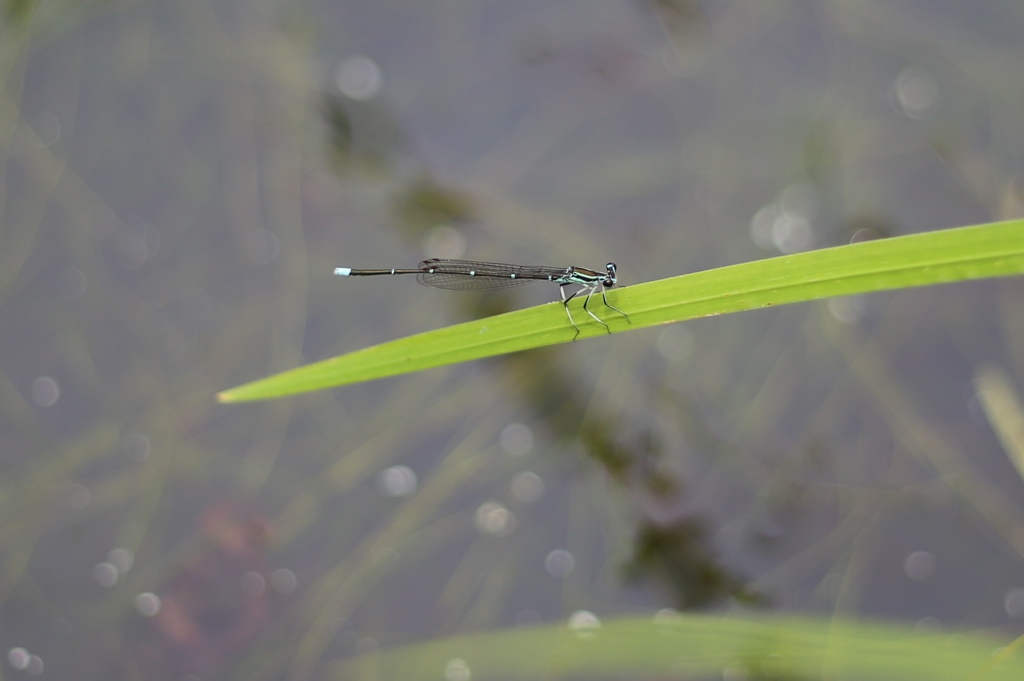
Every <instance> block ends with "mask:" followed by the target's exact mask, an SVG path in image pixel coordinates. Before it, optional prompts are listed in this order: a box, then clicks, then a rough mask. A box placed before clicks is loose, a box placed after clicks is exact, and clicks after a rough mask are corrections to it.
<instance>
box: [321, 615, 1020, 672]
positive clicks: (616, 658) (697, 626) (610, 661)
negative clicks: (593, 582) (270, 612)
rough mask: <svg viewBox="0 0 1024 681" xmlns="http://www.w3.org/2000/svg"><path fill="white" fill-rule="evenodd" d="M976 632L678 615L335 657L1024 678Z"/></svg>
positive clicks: (349, 666)
mask: <svg viewBox="0 0 1024 681" xmlns="http://www.w3.org/2000/svg"><path fill="white" fill-rule="evenodd" d="M1006 643H1007V641H1006V640H999V639H996V638H989V637H985V636H981V635H976V634H965V633H958V634H956V635H951V634H948V633H935V632H932V633H920V632H916V631H914V629H913V628H911V627H909V626H899V625H891V624H877V623H867V622H852V621H847V622H841V621H834V620H827V619H813V618H799V617H778V618H768V617H764V618H756V619H755V618H746V617H718V616H708V615H696V614H677V615H671V616H668V617H663V618H649V617H648V618H639V617H627V618H622V619H616V620H610V621H608V622H606V623H604V624H602V625H600V626H599V627H597V628H590V629H584V630H581V629H579V628H577V629H575V630H574V629H570V628H569V627H567V626H565V625H556V626H544V627H520V628H516V629H509V630H505V631H495V632H487V633H481V634H467V635H464V636H454V637H451V638H446V639H441V640H437V641H431V642H427V643H423V644H418V645H411V646H404V647H398V648H394V649H391V650H384V651H383V652H380V653H375V654H370V655H364V656H360V657H355V658H352V659H349V660H345V661H341V662H337V663H335V665H334V667H333V668H332V669H331V670H330V673H329V674H328V676H329V678H337V679H362V678H378V679H408V680H410V681H411V680H415V679H441V678H445V677H446V676H448V677H449V678H451V674H446V672H447V671H449V670H451V669H452V667H453V666H456V665H457V666H458V667H460V668H461V670H460V671H463V670H464V671H466V672H468V674H464V675H462V676H461V677H462V678H470V677H472V678H474V679H551V680H555V679H563V678H570V679H584V678H586V679H606V678H613V679H622V678H630V679H639V678H653V679H668V678H673V679H693V678H751V679H879V680H881V679H899V680H900V681H947V680H948V681H954V680H955V681H965V680H971V681H982V680H985V681H996V680H999V681H1002V680H1005V681H1016V680H1018V679H1022V678H1024V660H1022V659H1021V656H1020V655H1019V654H1017V650H1016V648H1017V646H1016V644H1011V645H1010V646H1007V647H1006V648H1005V649H1004V650H1003V651H1002V652H1001V653H998V654H996V652H997V651H998V650H999V648H1000V646H1003V645H1006Z"/></svg>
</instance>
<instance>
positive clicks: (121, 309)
mask: <svg viewBox="0 0 1024 681" xmlns="http://www.w3.org/2000/svg"><path fill="white" fill-rule="evenodd" d="M0 7H2V11H3V20H2V28H0V86H2V91H0V471H2V475H0V561H2V562H0V652H2V653H3V655H2V657H0V665H2V667H3V670H4V671H3V674H4V677H5V678H22V677H24V676H25V675H30V676H31V675H45V676H49V677H51V678H60V677H69V676H72V675H73V676H75V677H76V678H111V677H114V678H124V679H190V680H191V679H215V678H245V679H279V678H290V679H308V678H317V677H318V675H319V674H320V673H321V672H322V671H323V669H324V666H325V665H327V664H328V663H330V662H332V661H335V660H338V659H343V658H345V657H347V656H351V655H355V654H358V653H362V652H368V651H373V650H376V649H385V648H387V647H390V646H395V645H399V644H403V643H409V642H416V641H423V640H428V639H434V638H440V637H445V636H450V635H453V634H456V633H465V632H473V631H486V630H494V629H498V628H503V627H514V626H527V625H531V624H537V623H551V622H561V621H565V620H567V619H568V618H570V617H571V616H572V615H573V614H574V613H577V614H578V613H580V612H581V611H586V612H589V613H593V616H594V617H597V618H607V617H613V616H615V615H616V614H624V613H637V612H655V611H658V610H661V609H665V608H674V609H679V610H704V611H711V612H722V613H728V612H751V611H754V612H796V613H804V614H816V615H821V616H824V617H830V616H832V615H836V616H840V615H841V616H846V617H872V618H887V619H893V620H897V621H900V622H905V623H910V624H913V625H916V626H919V627H922V628H933V627H935V628H938V627H942V628H945V629H951V630H970V631H973V630H977V629H981V628H989V627H1004V630H1003V633H1004V634H1005V635H1009V636H1015V635H1017V634H1018V633H1020V628H1021V624H1022V622H1024V529H1022V528H1024V483H1022V480H1021V475H1020V473H1019V471H1018V469H1017V468H1016V467H1015V465H1014V463H1013V461H1014V459H1013V457H1012V451H1013V450H1012V447H1009V448H1008V447H1004V446H1003V444H1004V443H1005V444H1007V445H1009V444H1012V442H1011V440H1012V438H1010V439H1007V438H1006V437H1005V436H1004V437H1003V439H1002V440H1001V439H1000V436H999V435H998V433H999V427H1000V426H999V419H1000V418H1009V419H1011V420H1012V418H1018V419H1019V418H1020V416H1019V414H1020V412H1019V409H1020V407H1019V405H1018V403H1017V402H1016V401H1015V398H1014V393H1015V392H1016V393H1019V392H1021V390H1022V385H1024V305H1022V303H1021V301H1022V300H1024V282H1022V281H1021V280H1019V279H1006V280H1000V281H985V282H974V283H966V284H957V285H949V286H940V287H934V288H930V289H923V290H911V291H906V292H897V293H879V294H872V295H869V296H864V297H858V298H851V299H841V300H831V301H826V302H821V303H815V304H807V305H796V306H791V307H784V308H781V309H774V308H773V309H770V310H761V311H756V312H748V313H743V314H737V315H731V316H727V317H721V318H713V319H703V320H697V321H693V322H689V323H686V324H679V325H673V326H667V327H665V328H663V329H646V330H642V331H638V332H631V333H622V334H616V335H614V336H609V337H606V338H596V339H592V340H586V341H581V342H577V343H569V344H564V345H559V346H556V347H552V348H548V349H545V350H541V351H536V352H529V353H523V354H519V355H514V356H509V357H502V358H497V359H492V360H487V361H480V362H475V363H472V364H468V365H457V366H451V367H447V368H442V369H437V370H432V371H428V372H424V373H419V374H413V375H408V376H401V377H397V378H393V379H387V380H382V381H378V382H374V383H369V384H364V385H354V386H348V387H345V388H342V389H338V390H333V391H325V392H321V393H317V394H312V395H308V396H302V397H299V398H295V399H286V400H279V401H274V402H266V403H252V404H241V405H218V404H217V403H216V401H215V394H216V393H217V392H218V391H220V390H224V389H226V388H229V387H232V386H235V385H238V384H240V383H244V382H248V381H250V380H254V379H257V378H260V377H263V376H266V375H269V374H271V373H275V372H278V371H282V370H285V369H289V368H292V367H295V366H299V365H301V364H304V363H307V362H311V361H316V360H321V359H325V358H328V357H331V356H334V355H337V354H341V353H344V352H348V351H352V350H357V349H360V348H363V347H366V346H369V345H372V344H376V343H380V342H383V341H387V340H390V339H394V338H398V337H402V336H406V335H409V334H414V333H418V332H422V331H427V330H430V329H435V328H438V327H441V326H444V325H448V324H451V323H456V322H458V321H461V320H466V319H471V318H477V317H480V316H484V315H488V314H493V313H496V312H500V311H504V310H509V309H517V308H521V307H525V306H529V305H533V304H539V303H543V302H546V301H550V300H555V299H557V297H558V294H557V288H556V287H554V286H544V285H542V284H539V283H538V284H535V285H534V286H532V287H527V288H523V289H515V290H512V291H508V292H504V293H503V294H501V295H497V294H495V295H489V296H481V295H477V294H472V293H461V292H450V291H438V290H433V289H428V288H423V287H420V286H417V285H416V284H414V283H413V282H412V281H411V280H408V279H400V278H395V279H390V278H385V279H352V280H349V279H341V278H338V277H334V276H332V269H333V268H334V267H335V266H339V265H342V266H349V267H414V266H415V265H416V263H417V262H418V261H419V260H421V259H423V258H425V257H429V256H442V257H466V258H472V259H478V260H497V261H504V262H516V263H524V264H544V265H557V266H565V265H570V264H572V265H582V266H585V267H592V268H593V267H596V268H602V267H603V266H604V263H605V262H607V261H609V260H614V261H615V262H616V263H618V266H619V275H620V282H621V283H622V284H624V285H627V286H628V285H629V284H630V283H637V282H641V281H647V280H652V279H657V278H662V277H668V276H672V275H677V274H682V273H686V272H693V271H697V270H703V269H707V268H713V267H718V266H723V265H730V264H734V263H740V262H746V261H750V260H755V259H759V258H764V257H770V256H773V255H778V254H780V253H792V252H797V251H804V250H810V249H816V248H823V247H829V246H836V245H841V244H846V243H849V242H851V241H856V240H861V239H875V238H886V237H890V236H897V235H902V234H911V233H917V232H922V231H928V230H934V229H941V228H949V227H955V226H960V225H967V224H973V223H980V222H987V221H994V220H1000V219H1008V218H1013V217H1020V216H1022V215H1024V209H1022V206H1024V179H1022V168H1024V163H1022V161H1024V78H1022V76H1021V74H1022V72H1024V71H1022V68H1024V67H1022V65H1024V6H1022V5H1021V4H1020V3H1018V2H1015V1H1013V0H931V1H928V2H909V1H908V2H895V3H894V2H889V1H885V0H819V1H816V2H812V1H810V0H804V1H802V0H757V1H756V2H742V1H739V0H734V1H726V0H615V1H610V0H609V1H600V0H599V1H595V0H585V1H584V0H548V1H546V2H540V1H537V0H524V1H520V2H513V3H510V2H500V1H496V0H477V1H473V2H445V1H430V0H428V1H425V2H424V1H421V2H416V3H412V2H398V1H389V0H383V1H379V2H373V3H367V2H356V1H354V0H347V1H346V0H343V1H339V2H322V1H321V2H317V1H311V2H298V3H295V2H274V1H273V0H257V1H253V0H244V1H243V0H180V1H177V2H163V3H153V2H151V3H146V2H133V1H131V0H122V1H119V2H113V1H112V2H68V1H67V0H52V1H49V2H32V1H31V0H2V2H0ZM999 415H1002V416H999ZM1008 449H1009V451H1008ZM440 673H441V672H439V674H440ZM8 675H9V676H8ZM439 678H440V676H439ZM459 678H461V677H459Z"/></svg>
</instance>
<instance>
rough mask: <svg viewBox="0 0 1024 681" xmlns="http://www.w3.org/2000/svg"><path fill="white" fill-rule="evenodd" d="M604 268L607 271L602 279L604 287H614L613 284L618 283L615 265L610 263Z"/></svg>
mask: <svg viewBox="0 0 1024 681" xmlns="http://www.w3.org/2000/svg"><path fill="white" fill-rule="evenodd" d="M604 267H605V269H606V270H607V274H605V277H604V285H605V286H606V287H611V286H615V284H617V283H618V282H619V280H618V278H617V277H616V276H615V272H616V267H615V263H613V262H610V263H608V264H607V265H605V266H604Z"/></svg>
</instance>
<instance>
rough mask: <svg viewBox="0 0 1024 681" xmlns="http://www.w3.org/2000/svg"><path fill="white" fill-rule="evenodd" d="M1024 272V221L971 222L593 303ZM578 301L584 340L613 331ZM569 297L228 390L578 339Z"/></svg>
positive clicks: (233, 393) (783, 297) (667, 310)
mask: <svg viewBox="0 0 1024 681" xmlns="http://www.w3.org/2000/svg"><path fill="white" fill-rule="evenodd" d="M1022 273H1024V220H1016V221H1012V222H1002V223H995V224H989V225H979V226H975V227H962V228H959V229H949V230H943V231H938V232H928V233H925V234H914V235H911V236H903V237H896V238H892V239H881V240H877V241H868V242H863V243H857V244H851V245H849V246H839V247H836V248H827V249H823V250H819V251H812V252H809V253H799V254H796V255H787V256H782V257H778V258H770V259H767V260H759V261H757V262H750V263H744V264H742V265H733V266H730V267H722V268H719V269H715V270H708V271H705V272H695V273H693V274H686V275H682V276H678V277H672V278H669V279H662V280H659V281H652V282H649V283H646V284H638V285H635V286H629V287H625V288H620V289H614V290H612V291H611V292H610V293H609V294H608V299H609V302H610V303H611V304H612V305H614V306H615V307H618V308H620V309H622V310H625V311H626V312H628V313H629V320H628V321H627V320H626V319H625V318H623V317H622V316H621V315H618V314H616V313H614V312H612V311H611V310H608V309H606V308H604V307H603V306H602V305H601V304H600V300H599V299H596V300H594V301H592V302H591V306H592V307H593V308H594V310H595V311H597V312H598V314H599V316H600V317H601V318H602V319H604V320H605V321H606V322H607V323H608V325H609V326H610V327H611V331H612V332H614V333H617V332H620V331H629V330H636V329H642V328H645V327H649V326H654V325H657V324H667V323H670V322H681V321H685V320H687V319H694V318H697V317H706V316H711V315H721V314H727V313H730V312H739V311H741V310H750V309H755V308H762V307H770V306H773V305H786V304H789V303H798V302H804V301H809V300H818V299H821V298H831V297H835V296H847V295H853V294H857V293H865V292H869V291H882V290H889V289H899V288H909V287H913V286H926V285H930V284H940V283H948V282H954V281H965V280H968V279H982V278H987V277H1003V276H1010V275H1017V274H1022ZM581 307H582V301H573V302H572V304H571V309H572V314H573V318H574V319H575V320H576V322H577V324H579V327H580V335H579V340H582V339H584V338H587V337H589V336H600V335H603V334H605V333H606V330H605V328H604V327H603V326H601V325H600V324H598V323H597V322H595V321H593V320H592V319H590V318H589V317H588V316H587V315H586V313H585V312H583V310H582V309H581ZM573 335H574V331H573V329H572V327H571V326H570V325H569V323H568V320H567V319H566V316H565V311H564V310H563V309H562V304H561V303H560V302H557V301H556V302H553V303H547V304H545V305H539V306H537V307H532V308H529V309H526V310H519V311H516V312H510V313H508V314H502V315H498V316H495V317H488V318H486V319H479V320H476V321H472V322H466V323H464V324H458V325H455V326H450V327H447V328H443V329H438V330H436V331H428V332H427V333H422V334H418V335H416V336H410V337H408V338H402V339H399V340H394V341H390V342H388V343H382V344H381V345H376V346H373V347H370V348H366V349H363V350H358V351H356V352H352V353H349V354H346V355H341V356H339V357H335V358H333V359H328V360H324V361H322V362H316V363H315V364H310V365H307V366H304V367H300V368H297V369H293V370H290V371H286V372H283V373H280V374H277V375H275V376H270V377H268V378H264V379H261V380H258V381H254V382H252V383H248V384H246V385H242V386H239V387H237V388H232V389H230V390H227V391H224V392H222V393H220V395H218V398H219V399H220V400H221V401H222V402H242V401H249V400H261V399H269V398H274V397H282V396H285V395H294V394H298V393H305V392H311V391H314V390H323V389H325V388H334V387H337V386H341V385H346V384H349V383H358V382H361V381H370V380H373V379H377V378H383V377H385V376H395V375H397V374H405V373H410V372H413V371H420V370H422V369H429V368H432V367H437V366H442V365H445V364H453V363H455V362H465V361H468V360H472V359H480V358H482V357H491V356H494V355H501V354H505V353H510V352H519V351H522V350H529V349H532V348H539V347H542V346H545V345H554V344H556V343H566V342H569V341H571V340H572V339H573Z"/></svg>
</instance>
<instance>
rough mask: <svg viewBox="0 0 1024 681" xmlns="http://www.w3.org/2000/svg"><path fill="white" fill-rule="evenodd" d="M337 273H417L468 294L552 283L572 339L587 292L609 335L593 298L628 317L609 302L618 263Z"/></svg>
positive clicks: (427, 264)
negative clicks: (575, 310)
mask: <svg viewBox="0 0 1024 681" xmlns="http://www.w3.org/2000/svg"><path fill="white" fill-rule="evenodd" d="M334 273H335V274H337V275H339V276H342V277H376V276H383V275H389V274H415V275H416V281H418V282H419V283H421V284H423V285H424V286H432V287H434V288H444V289H450V290H453V291H468V290H479V289H493V288H510V287H512V286H521V285H523V284H529V283H530V282H531V281H550V282H553V283H555V284H558V290H559V292H560V293H561V294H562V305H563V306H564V307H565V314H566V315H567V316H568V317H569V323H570V324H572V328H574V329H576V335H575V336H573V340H576V338H577V337H578V336H579V335H580V327H578V326H576V321H575V320H574V319H573V318H572V313H571V312H569V301H570V300H572V299H573V298H575V297H576V296H578V295H580V294H581V293H586V295H587V297H586V300H584V301H583V309H584V311H586V313H587V314H588V315H590V316H591V317H593V319H594V321H596V322H597V323H598V324H600V325H601V326H603V327H604V328H605V329H606V330H607V331H608V333H611V332H612V330H611V329H610V328H609V327H608V325H607V324H606V323H605V322H604V321H603V320H602V319H601V318H600V317H598V316H597V315H596V314H594V313H593V311H592V310H591V309H590V308H589V307H588V305H589V304H590V298H591V297H592V296H593V295H594V294H595V293H597V291H598V289H600V291H601V299H602V300H603V301H604V304H605V306H606V307H608V308H610V309H612V310H615V311H616V312H618V313H619V314H621V315H622V316H623V317H625V318H626V321H627V322H628V321H629V315H628V314H626V313H625V312H623V311H622V310H620V309H619V308H617V307H615V306H614V305H612V304H611V303H609V302H608V294H607V291H608V289H610V288H611V287H612V286H614V285H615V284H616V283H617V282H618V279H617V278H616V268H615V263H613V262H610V263H608V264H607V265H605V271H604V272H598V271H597V270H591V269H587V268H586V267H572V266H570V267H545V266H543V265H541V266H531V265H508V264H505V263H500V262H478V261H475V260H449V259H446V258H430V259H428V260H424V261H423V262H421V263H420V264H419V267H417V268H416V269H383V270H357V269H353V268H351V267H336V268H334ZM573 285H575V286H579V287H580V288H579V289H577V290H576V292H575V293H573V294H572V295H570V296H568V297H567V296H566V295H565V287H566V286H573Z"/></svg>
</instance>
